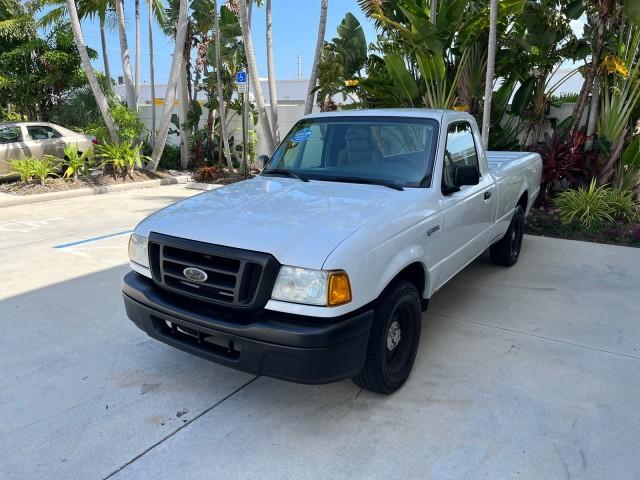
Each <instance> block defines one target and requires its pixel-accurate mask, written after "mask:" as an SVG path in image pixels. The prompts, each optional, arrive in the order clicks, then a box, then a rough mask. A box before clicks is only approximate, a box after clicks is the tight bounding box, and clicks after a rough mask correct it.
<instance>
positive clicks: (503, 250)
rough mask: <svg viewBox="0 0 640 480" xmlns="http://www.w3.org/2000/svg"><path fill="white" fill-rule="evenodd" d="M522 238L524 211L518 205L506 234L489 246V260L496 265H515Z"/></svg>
mask: <svg viewBox="0 0 640 480" xmlns="http://www.w3.org/2000/svg"><path fill="white" fill-rule="evenodd" d="M523 236H524V210H523V209H522V207H521V206H520V205H518V206H517V207H516V211H515V212H514V214H513V218H512V219H511V223H510V224H509V228H508V229H507V233H505V234H504V237H502V239H501V240H500V241H499V242H496V243H494V244H493V245H491V249H490V252H491V260H493V263H495V264H497V265H504V266H505V267H510V266H512V265H515V263H516V262H517V261H518V257H519V256H520V250H521V249H522V237H523Z"/></svg>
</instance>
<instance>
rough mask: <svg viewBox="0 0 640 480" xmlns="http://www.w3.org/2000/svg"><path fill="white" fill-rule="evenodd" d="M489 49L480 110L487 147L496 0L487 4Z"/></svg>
mask: <svg viewBox="0 0 640 480" xmlns="http://www.w3.org/2000/svg"><path fill="white" fill-rule="evenodd" d="M489 9H490V14H489V51H488V52H487V76H486V78H485V81H484V107H483V110H482V144H483V145H484V149H485V150H487V149H488V148H489V128H490V126H491V97H492V95H493V77H494V76H495V71H496V35H497V30H498V0H491V4H490V6H489Z"/></svg>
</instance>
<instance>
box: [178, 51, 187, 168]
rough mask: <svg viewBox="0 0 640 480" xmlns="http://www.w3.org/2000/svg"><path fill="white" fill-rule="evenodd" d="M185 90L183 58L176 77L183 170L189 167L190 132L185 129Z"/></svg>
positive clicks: (185, 74) (185, 64)
mask: <svg viewBox="0 0 640 480" xmlns="http://www.w3.org/2000/svg"><path fill="white" fill-rule="evenodd" d="M187 88H188V87H187V61H186V59H185V58H184V57H183V59H182V67H181V69H180V75H179V77H178V98H179V101H180V107H179V109H178V112H179V113H180V115H179V119H180V165H181V166H182V168H183V169H186V168H187V167H188V166H189V161H190V151H189V137H190V132H189V128H188V127H187V118H188V115H189V92H188V91H187Z"/></svg>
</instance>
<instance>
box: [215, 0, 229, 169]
mask: <svg viewBox="0 0 640 480" xmlns="http://www.w3.org/2000/svg"><path fill="white" fill-rule="evenodd" d="M213 28H214V29H215V32H214V34H215V48H216V92H217V95H218V116H219V117H220V138H222V144H223V146H224V153H225V156H226V157H227V167H228V168H229V171H230V172H231V171H233V161H232V160H231V149H230V148H229V137H228V136H227V129H226V125H227V123H226V107H225V104H224V96H223V93H222V76H221V74H220V71H221V69H222V59H221V57H220V35H221V33H220V19H219V18H218V2H217V1H216V0H213Z"/></svg>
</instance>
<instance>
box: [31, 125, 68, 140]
mask: <svg viewBox="0 0 640 480" xmlns="http://www.w3.org/2000/svg"><path fill="white" fill-rule="evenodd" d="M27 132H28V133H29V138H31V140H49V139H50V138H60V137H61V136H62V135H60V134H59V133H58V132H57V131H55V130H54V129H53V128H51V127H48V126H46V125H32V126H27Z"/></svg>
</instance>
